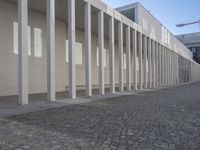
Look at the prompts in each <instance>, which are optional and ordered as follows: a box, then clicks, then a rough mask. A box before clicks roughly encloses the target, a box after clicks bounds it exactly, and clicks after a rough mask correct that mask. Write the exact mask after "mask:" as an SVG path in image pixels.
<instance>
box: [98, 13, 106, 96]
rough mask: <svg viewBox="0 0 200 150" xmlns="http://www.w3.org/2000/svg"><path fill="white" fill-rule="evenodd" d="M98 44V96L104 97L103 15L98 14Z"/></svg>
mask: <svg viewBox="0 0 200 150" xmlns="http://www.w3.org/2000/svg"><path fill="white" fill-rule="evenodd" d="M98 44H99V94H100V95H104V93H105V89H104V62H103V57H104V13H103V11H102V10H99V12H98Z"/></svg>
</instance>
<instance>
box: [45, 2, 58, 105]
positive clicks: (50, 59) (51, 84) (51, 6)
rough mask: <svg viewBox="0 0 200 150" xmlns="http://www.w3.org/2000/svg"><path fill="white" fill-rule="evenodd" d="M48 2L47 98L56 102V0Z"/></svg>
mask: <svg viewBox="0 0 200 150" xmlns="http://www.w3.org/2000/svg"><path fill="white" fill-rule="evenodd" d="M46 2H47V97H48V100H49V101H55V99H56V98H55V0H46Z"/></svg>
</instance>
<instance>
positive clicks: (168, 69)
mask: <svg viewBox="0 0 200 150" xmlns="http://www.w3.org/2000/svg"><path fill="white" fill-rule="evenodd" d="M167 74H168V81H167V82H168V85H170V56H169V49H167Z"/></svg>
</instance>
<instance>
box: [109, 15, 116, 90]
mask: <svg viewBox="0 0 200 150" xmlns="http://www.w3.org/2000/svg"><path fill="white" fill-rule="evenodd" d="M109 31H110V32H109V46H110V51H109V56H110V59H109V61H110V92H111V93H115V50H114V46H115V37H114V18H113V17H112V16H111V17H110V18H109Z"/></svg>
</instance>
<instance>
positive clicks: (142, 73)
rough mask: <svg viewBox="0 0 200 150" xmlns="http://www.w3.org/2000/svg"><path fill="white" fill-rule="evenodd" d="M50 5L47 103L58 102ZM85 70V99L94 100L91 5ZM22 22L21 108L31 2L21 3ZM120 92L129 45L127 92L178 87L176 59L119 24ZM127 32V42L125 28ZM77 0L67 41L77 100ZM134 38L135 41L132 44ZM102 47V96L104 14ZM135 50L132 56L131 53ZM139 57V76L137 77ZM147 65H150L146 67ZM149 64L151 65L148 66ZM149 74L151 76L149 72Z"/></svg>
mask: <svg viewBox="0 0 200 150" xmlns="http://www.w3.org/2000/svg"><path fill="white" fill-rule="evenodd" d="M46 2H47V93H48V100H50V101H55V99H56V98H55V0H46ZM84 7H85V8H84V9H85V60H86V62H85V68H86V71H85V73H86V76H85V77H86V78H85V81H86V96H92V67H91V66H92V65H91V59H92V58H91V50H92V49H91V34H92V33H91V5H90V4H89V3H86V4H85V6H84ZM18 22H19V104H28V52H27V49H28V48H27V47H28V45H27V43H28V41H27V39H28V38H27V35H28V34H27V32H28V31H27V27H28V0H18ZM114 26H115V24H114V17H113V16H109V65H110V91H111V93H115V89H116V84H115V57H114V56H115V35H114V28H115V27H114ZM117 26H118V55H119V58H118V59H119V91H120V92H123V91H124V81H123V56H124V55H123V53H124V51H123V49H124V43H126V80H127V81H126V83H127V86H126V89H127V91H131V90H132V86H131V85H132V84H131V81H132V80H133V89H134V90H137V89H138V88H139V89H141V90H142V89H143V88H145V89H146V88H155V87H159V86H167V85H171V84H177V83H178V77H179V74H178V71H177V70H178V62H177V60H178V59H177V57H178V56H177V55H176V54H175V53H174V52H171V51H170V50H168V49H167V48H166V47H164V46H162V45H160V44H159V43H157V42H156V41H154V40H152V39H151V38H148V37H147V36H145V35H143V34H142V33H140V32H138V31H136V30H134V29H131V28H130V26H127V25H124V24H123V23H122V22H120V21H118V25H117ZM124 27H125V28H126V40H125V42H124V39H123V28H124ZM75 32H76V27H75V0H68V40H69V96H70V98H76V68H75V39H76V37H75ZM131 35H132V41H131ZM98 47H99V94H100V95H103V94H104V93H105V87H104V65H103V56H104V54H103V53H104V12H103V11H102V10H99V11H98ZM131 48H132V53H131ZM137 57H139V76H138V73H137ZM147 61H148V63H147ZM147 64H148V65H147ZM147 70H148V72H147ZM131 77H133V79H132V80H131Z"/></svg>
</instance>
